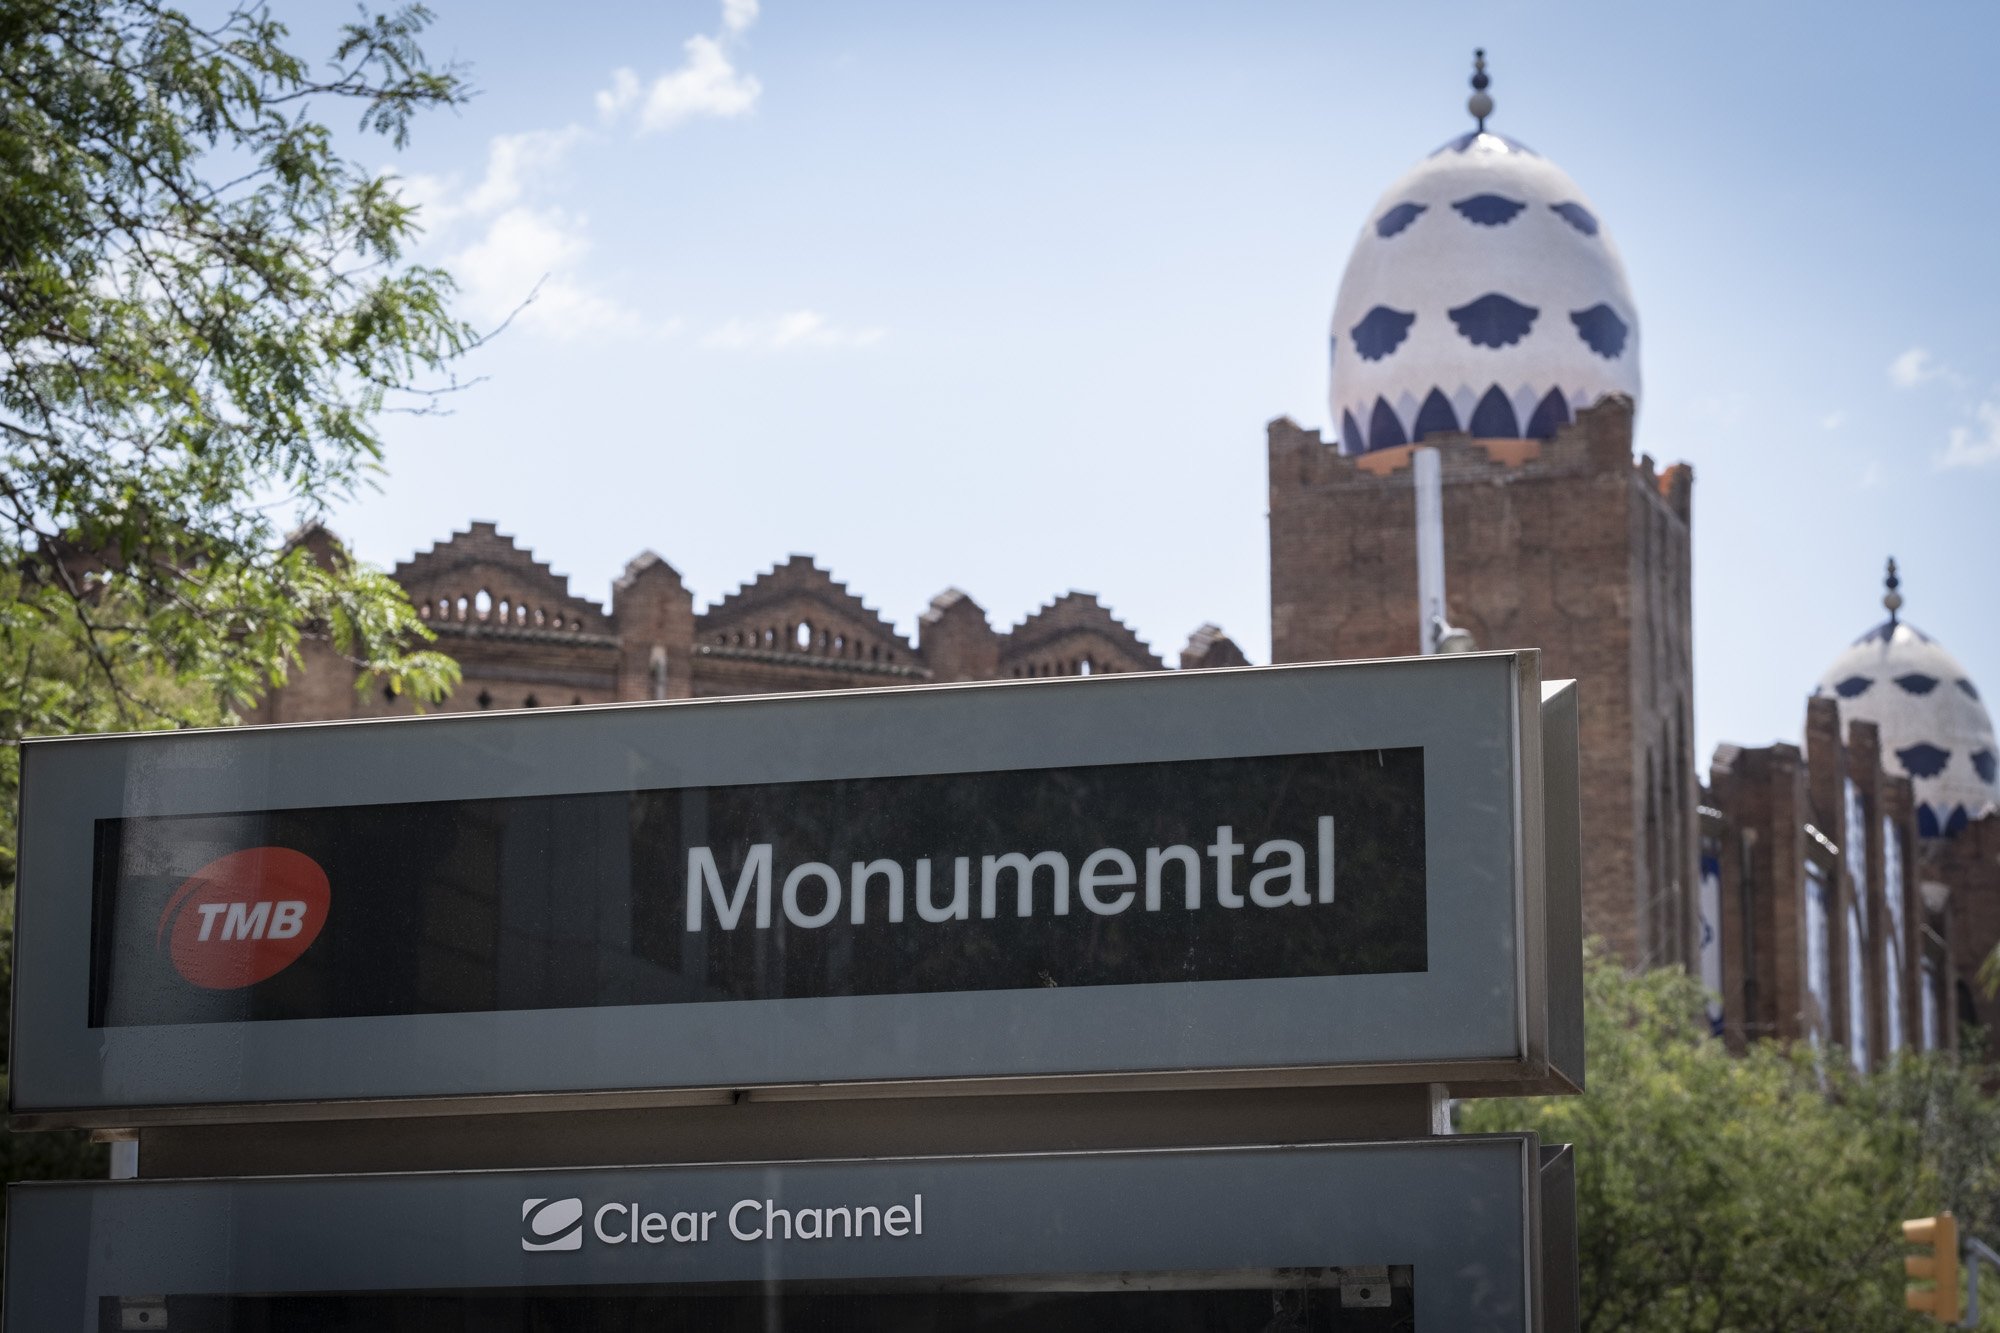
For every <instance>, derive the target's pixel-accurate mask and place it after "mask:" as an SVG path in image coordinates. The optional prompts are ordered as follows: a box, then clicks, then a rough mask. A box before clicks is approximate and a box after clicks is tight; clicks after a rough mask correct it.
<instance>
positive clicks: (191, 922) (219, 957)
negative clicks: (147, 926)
mask: <svg viewBox="0 0 2000 1333" xmlns="http://www.w3.org/2000/svg"><path fill="white" fill-rule="evenodd" d="M330 896H331V888H330V886H329V885H328V884H327V879H326V872H325V871H324V870H321V869H320V868H319V863H318V862H317V861H314V860H313V859H312V858H311V857H310V856H307V855H306V854H305V853H303V852H295V851H293V850H292V849H291V848H289V847H252V848H249V849H248V850H246V851H241V852H231V853H230V854H229V855H228V856H225V857H222V858H221V859H219V860H215V861H211V862H209V863H208V864H207V865H205V866H203V867H202V868H201V869H200V870H198V871H196V872H195V873H194V874H193V875H191V876H189V877H188V881H187V883H185V884H183V885H181V886H180V887H179V888H178V889H175V890H174V896H173V897H172V898H169V899H168V900H167V906H166V909H165V910H164V911H162V912H161V913H160V925H159V928H158V930H156V931H155V932H154V935H153V944H154V947H155V948H158V947H160V946H161V945H165V946H166V948H167V951H168V956H169V957H171V958H172V959H173V962H174V970H175V971H177V972H179V973H180V974H181V975H182V976H184V977H186V978H187V979H188V980H189V981H192V982H193V983H194V984H195V985H197V986H201V987H204V988H206V989H208V990H235V989H237V988H239V987H242V986H250V985H255V984H256V983H257V982H259V981H262V980H264V979H265V978H266V977H271V976H275V975H277V974H278V973H279V972H282V971H283V970H284V969H285V968H287V967H290V966H291V965H292V964H293V963H294V962H296V961H297V960H298V957H299V955H300V954H302V953H304V952H305V951H306V949H307V947H308V946H310V945H311V944H312V942H313V941H314V940H316V939H318V938H319V932H320V928H321V927H323V926H324V925H326V910H327V902H328V899H329V897H330Z"/></svg>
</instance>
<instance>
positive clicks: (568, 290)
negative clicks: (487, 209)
mask: <svg viewBox="0 0 2000 1333" xmlns="http://www.w3.org/2000/svg"><path fill="white" fill-rule="evenodd" d="M584 233H585V220H584V219H583V218H582V217H581V216H578V215H573V214H567V213H564V212H563V211H561V210H560V209H553V208H551V209H534V208H529V207H525V206H523V207H517V208H510V209H508V210H507V211H506V212H504V213H501V214H500V215H499V216H498V217H496V218H494V219H493V221H492V223H491V224H490V225H489V226H488V227H487V228H486V231H485V234H484V235H482V236H481V237H480V238H479V239H478V240H476V241H474V242H473V243H472V244H471V245H469V246H467V247H466V248H465V249H463V250H461V251H459V252H458V253H457V254H456V255H453V256H452V257H451V259H450V261H449V267H450V269H451V271H452V273H453V274H454V275H456V277H457V278H458V281H459V286H460V289H461V290H462V291H463V293H464V297H465V304H466V307H467V309H468V310H469V311H470V312H471V313H472V315H473V316H474V317H475V318H476V319H480V320H483V321H485V322H486V323H488V324H497V323H499V322H500V321H501V320H504V319H506V318H508V317H509V316H513V317H514V319H515V320H516V322H517V324H519V325H520V326H521V327H523V328H532V329H536V330H538V331H540V332H543V333H547V334H549V335H551V336H553V337H557V338H566V339H567V338H579V337H583V336H585V335H588V334H601V333H622V334H633V333H639V332H642V331H643V329H644V323H645V322H644V321H643V320H642V319H641V318H640V316H639V315H638V314H637V313H636V312H634V311H632V310H630V309H628V308H626V307H625V306H622V305H620V304H619V303H618V302H616V301H613V300H611V299H610V298H608V297H605V296H601V295H599V294H597V293H596V292H593V291H591V290H590V289H589V288H588V287H587V286H585V285H584V284H583V283H582V282H581V281H580V280H579V279H578V278H577V276H576V270H577V268H578V266H579V264H580V262H581V260H582V259H583V257H584V255H585V254H586V253H587V252H588V251H589V249H590V243H589V241H588V240H587V239H586V238H585V234H584ZM524 303H525V304H524ZM517 311H518V312H519V313H518V314H517V313H516V312H517Z"/></svg>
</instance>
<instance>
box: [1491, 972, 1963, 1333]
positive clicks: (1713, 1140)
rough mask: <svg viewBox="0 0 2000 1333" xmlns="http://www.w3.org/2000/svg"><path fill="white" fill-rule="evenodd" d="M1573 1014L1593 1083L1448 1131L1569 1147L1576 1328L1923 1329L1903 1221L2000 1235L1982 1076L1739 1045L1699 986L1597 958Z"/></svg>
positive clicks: (1944, 1065)
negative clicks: (1724, 1032) (1713, 1023)
mask: <svg viewBox="0 0 2000 1333" xmlns="http://www.w3.org/2000/svg"><path fill="white" fill-rule="evenodd" d="M1585 1014H1586V1025H1587V1041H1588V1068H1587V1077H1588V1080H1589V1090H1588V1092H1587V1093H1586V1094H1585V1095H1583V1096H1580V1097H1568V1098H1562V1097H1552V1098H1536V1099H1529V1100H1508V1101H1501V1100H1495V1101H1487V1102H1470V1103H1466V1104H1465V1105H1464V1106H1463V1107H1461V1116H1460V1127H1461V1129H1463V1130H1465V1131H1467V1132H1489V1131H1498V1130H1506V1129H1531V1130H1534V1131H1536V1132H1538V1133H1539V1134H1540V1135H1541V1136H1542V1138H1543V1139H1544V1140H1545V1141H1548V1142H1571V1143H1575V1144H1576V1145H1577V1203H1578V1213H1579V1231H1580V1241H1579V1251H1580V1261H1581V1285H1582V1301H1583V1317H1584V1327H1585V1328H1586V1329H1590V1330H1601V1331H1605V1333H1608V1331H1609V1330H1613V1329H1617V1330H1637V1331H1639V1333H1646V1331H1648V1330H1660V1331H1662V1333H1664V1331H1665V1330H1674V1331H1675V1333H1682V1331H1683V1330H1715V1331H1717V1333H1720V1331H1721V1330H1773V1331H1779V1330H1785V1331H1789V1330H1807V1329H1831V1328H1840V1329H1847V1330H1855V1331H1857V1333H1861V1331H1865V1330H1876V1329H1884V1330H1886V1329H1912V1328H1920V1327H1923V1326H1924V1325H1923V1324H1922V1323H1921V1322H1919V1321H1917V1320H1916V1319H1915V1318H1914V1317H1913V1316H1911V1315H1909V1314H1908V1313H1906V1312H1905V1311H1904V1310H1903V1308H1902V1306H1903V1289H1904V1281H1905V1279H1904V1277H1903V1271H1902V1257H1903V1254H1904V1253H1905V1250H1904V1247H1903V1245H1902V1243H1901V1232H1900V1226H1899V1224H1900V1222H1901V1221H1902V1219H1904V1218H1908V1217H1919V1216H1924V1215H1927V1214H1930V1213H1932V1212H1935V1211H1937V1210H1938V1209H1939V1208H1940V1207H1942V1206H1945V1205H1947V1204H1949V1205H1951V1206H1952V1207H1954V1209H1955V1210H1957V1212H1958V1215H1959V1216H1960V1218H1961V1220H1962V1223H1963V1225H1964V1226H1965V1228H1966V1229H1967V1230H1971V1231H1973V1232H1975V1233H1978V1234H1982V1235H1987V1236H1990V1235H1992V1234H1994V1225H1993V1219H1994V1216H1995V1212H1994V1210H1995V1208H1996V1206H2000V1193H1996V1172H2000V1167H1996V1161H2000V1111H1996V1107H1995V1104H1994V1102H1993V1100H1992V1099H1991V1098H1990V1097H1988V1096H1986V1095H1985V1094H1984V1093H1983V1092H1982V1091H1981V1090H1980V1087H1979V1081H1978V1071H1977V1070H1976V1069H1974V1068H1972V1067H1969V1066H1966V1065H1960V1064H1955V1063H1953V1062H1950V1061H1948V1060H1946V1059H1944V1058H1943V1057H1922V1058H1918V1057H1909V1056H1906V1057H1904V1058H1902V1059H1899V1060H1898V1061H1896V1062H1895V1063H1894V1064H1893V1065H1892V1066H1890V1067H1889V1068H1888V1069H1886V1070H1884V1071H1883V1072H1881V1073H1879V1074H1876V1075H1874V1076H1872V1077H1869V1078H1865V1079H1864V1078H1858V1077H1855V1076H1853V1075H1852V1074H1850V1073H1849V1072H1848V1066H1847V1062H1846V1060H1845V1059H1844V1057H1843V1056H1842V1055H1841V1053H1839V1052H1838V1051H1830V1052H1827V1053H1825V1054H1824V1055H1823V1056H1821V1057H1816V1056H1815V1055H1814V1053H1812V1052H1811V1051H1809V1050H1807V1049H1804V1048H1797V1049H1787V1048H1785V1047H1782V1046H1780V1045H1778V1044H1777V1043H1771V1042H1764V1043H1757V1044H1754V1045H1752V1046H1751V1047H1750V1048H1749V1049H1748V1050H1747V1051H1745V1052H1742V1053H1740V1054H1737V1053H1732V1052H1730V1051H1729V1050H1728V1049H1727V1048H1726V1047H1725V1046H1724V1044H1723V1043H1722V1042H1721V1041H1718V1040H1717V1039H1715V1038H1714V1037H1712V1036H1710V1035H1709V1030H1708V1023H1707V1018H1706V1016H1705V1014H1704V1012H1703V995H1702V992H1701V989H1700V987H1699V984H1698V983H1696V982H1695V981H1694V980H1692V979H1691V978H1689V977H1687V976H1686V975H1684V974H1682V973H1678V972H1673V971H1656V972H1649V973H1645V974H1642V975H1637V976H1633V975H1628V974H1627V973H1626V972H1625V971H1624V970H1623V969H1622V968H1621V967H1620V966H1619V965H1618V964H1617V963H1616V962H1615V961H1614V960H1611V959H1608V958H1606V957H1604V956H1603V955H1602V954H1601V953H1593V955H1592V957H1591V959H1590V962H1589V967H1588V980H1587V997H1586V1010H1585Z"/></svg>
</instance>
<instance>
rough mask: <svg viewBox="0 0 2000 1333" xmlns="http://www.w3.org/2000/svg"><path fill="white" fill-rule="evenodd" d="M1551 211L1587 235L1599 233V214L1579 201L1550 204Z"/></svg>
mask: <svg viewBox="0 0 2000 1333" xmlns="http://www.w3.org/2000/svg"><path fill="white" fill-rule="evenodd" d="M1549 211H1550V212H1551V213H1554V214H1555V215H1556V216H1557V217H1559V218H1561V219H1562V220H1563V221H1564V222H1567V223H1569V225H1570V226H1572V227H1575V228H1576V229H1577V230H1578V231H1580V232H1582V233H1583V234H1584V235H1585V236H1595V235H1597V215H1596V214H1595V213H1593V212H1591V211H1590V210H1589V209H1587V208H1585V207H1584V206H1583V205H1582V204H1579V203H1561V204H1550V205H1549Z"/></svg>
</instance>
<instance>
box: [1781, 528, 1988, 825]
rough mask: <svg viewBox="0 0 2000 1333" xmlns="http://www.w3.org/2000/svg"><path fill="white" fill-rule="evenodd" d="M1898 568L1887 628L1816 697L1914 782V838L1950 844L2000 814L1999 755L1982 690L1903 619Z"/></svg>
mask: <svg viewBox="0 0 2000 1333" xmlns="http://www.w3.org/2000/svg"><path fill="white" fill-rule="evenodd" d="M1896 587H1897V579H1896V562H1895V561H1893V560H1892V561H1890V562H1889V595H1888V596H1887V597H1886V598H1884V599H1883V600H1884V602H1885V603H1887V604H1888V606H1889V618H1888V619H1887V620H1885V621H1883V622H1882V623H1881V624H1879V625H1877V626H1876V627H1875V628H1874V629H1871V630H1869V631H1868V632H1867V633H1866V634H1864V635H1862V636H1861V637H1860V638H1858V639H1856V640H1855V641H1854V643H1853V644H1852V646H1850V647H1849V648H1848V649H1847V651H1846V652H1844V653H1842V654H1841V655H1840V656H1839V657H1838V658H1836V659H1835V660H1834V663H1833V665H1832V666H1831V667H1830V668H1828V670H1827V673H1826V674H1825V675H1824V676H1822V677H1821V678H1820V682H1819V686H1818V688H1817V689H1815V690H1814V691H1813V693H1815V694H1823V695H1827V696H1829V697H1831V698H1833V699H1835V700H1837V701H1838V702H1839V704H1840V719H1841V724H1842V725H1843V726H1845V725H1846V724H1847V723H1848V722H1850V721H1852V720H1854V719H1856V718H1859V719H1861V720H1863V721H1866V722H1873V723H1874V724H1875V725H1876V726H1877V727H1879V728H1881V731H1882V756H1883V763H1884V765H1885V766H1886V767H1888V768H1890V770H1891V771H1901V772H1903V773H1907V774H1908V775H1909V776H1910V779H1911V782H1912V783H1913V784H1914V786H1915V788H1916V796H1917V829H1918V832H1920V833H1922V834H1923V835H1924V836H1925V837H1927V838H1936V837H1949V836H1951V835H1952V834H1954V833H1956V832H1958V830H1959V829H1961V828H1963V827H1964V826H1965V824H1966V821H1968V820H1971V819H1976V818H1978V817H1979V816H1980V815H1981V814H1983V813H1985V812H1986V811H1987V810H1988V809H1991V808H1993V807H1995V806H2000V760H1996V757H1995V756H1996V755H2000V747H1996V746H1995V744H1994V739H1993V719H1992V718H1991V717H1989V716H1988V715H1987V712H1986V705H1985V703H1984V702H1982V701H1981V699H1980V697H1979V690H1978V688H1977V687H1976V686H1974V685H1973V683H1972V678H1971V677H1970V676H1968V675H1966V673H1965V668H1964V667H1962V666H1960V665H1959V664H1958V660H1957V659H1956V658H1954V657H1953V656H1952V655H1951V654H1950V653H1948V652H1946V651H1945V650H1944V647H1943V645H1941V644H1939V643H1938V642H1937V640H1935V639H1933V638H1931V636H1930V635H1928V634H1926V633H1924V632H1923V631H1922V630H1920V629H1918V628H1917V627H1916V626H1915V625H1912V624H1910V623H1909V622H1908V621H1906V620H1901V619H1899V618H1898V617H1897V614H1896V612H1897V609H1898V608H1900V607H1901V606H1902V598H1901V597H1900V596H1899V595H1898V594H1897V592H1896Z"/></svg>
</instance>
